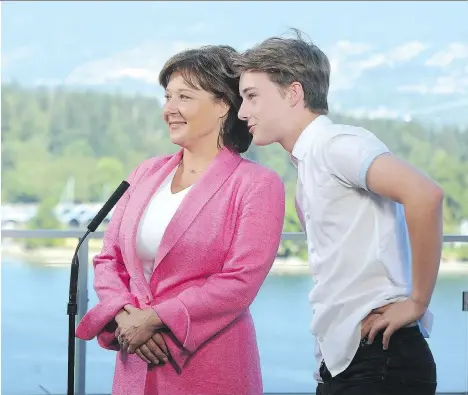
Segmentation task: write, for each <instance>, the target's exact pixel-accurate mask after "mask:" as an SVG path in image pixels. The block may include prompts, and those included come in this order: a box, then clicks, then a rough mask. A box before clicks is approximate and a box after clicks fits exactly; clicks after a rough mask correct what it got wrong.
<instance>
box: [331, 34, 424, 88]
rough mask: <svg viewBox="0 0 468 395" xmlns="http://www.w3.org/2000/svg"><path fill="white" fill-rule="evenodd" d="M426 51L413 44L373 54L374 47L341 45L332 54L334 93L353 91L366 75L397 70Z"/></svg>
mask: <svg viewBox="0 0 468 395" xmlns="http://www.w3.org/2000/svg"><path fill="white" fill-rule="evenodd" d="M426 48H427V46H426V45H425V44H423V43H421V42H419V41H410V42H407V43H404V44H402V45H399V46H397V47H395V48H392V49H390V50H389V51H373V47H372V46H371V45H370V44H366V43H351V42H349V41H339V42H337V43H336V44H335V45H334V46H333V47H332V48H331V49H330V51H329V58H330V66H331V84H330V90H332V91H339V90H347V89H351V88H353V87H354V86H355V85H356V83H357V81H358V80H359V79H360V78H361V77H362V75H363V74H364V73H365V72H366V71H368V70H372V69H375V68H378V67H383V66H386V67H395V66H397V65H399V64H401V63H405V62H408V61H410V60H411V59H413V58H414V57H416V56H418V55H419V54H420V53H421V52H422V51H424V50H425V49H426ZM358 55H361V56H358ZM362 55H364V56H362Z"/></svg>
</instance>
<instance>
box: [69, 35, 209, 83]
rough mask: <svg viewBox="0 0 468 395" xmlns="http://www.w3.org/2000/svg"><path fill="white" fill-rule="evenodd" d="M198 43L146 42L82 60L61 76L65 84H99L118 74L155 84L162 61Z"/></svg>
mask: <svg viewBox="0 0 468 395" xmlns="http://www.w3.org/2000/svg"><path fill="white" fill-rule="evenodd" d="M202 45H203V44H202V43H195V42H193V43H189V42H183V41H176V42H172V43H146V44H143V45H140V46H138V47H136V48H133V49H131V50H128V51H124V52H120V53H117V54H115V55H112V56H109V57H107V58H103V59H98V60H95V61H92V62H87V63H84V64H82V65H80V66H78V67H76V68H75V69H74V70H72V72H71V73H70V74H69V75H68V76H67V77H66V78H65V81H64V83H65V84H71V85H103V84H107V83H109V82H112V81H117V80H119V79H122V78H133V79H135V80H140V81H144V82H146V83H148V84H158V75H159V72H160V70H161V69H162V67H163V66H164V63H165V62H166V61H167V60H168V59H169V58H170V57H171V56H172V55H174V54H176V53H178V52H180V51H183V50H185V49H189V48H197V47H200V46H202Z"/></svg>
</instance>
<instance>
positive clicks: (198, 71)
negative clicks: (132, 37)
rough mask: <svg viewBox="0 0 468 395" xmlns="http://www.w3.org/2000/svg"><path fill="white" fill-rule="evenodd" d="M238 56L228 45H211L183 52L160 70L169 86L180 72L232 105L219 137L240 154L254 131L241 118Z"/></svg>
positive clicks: (160, 76) (190, 82)
mask: <svg viewBox="0 0 468 395" xmlns="http://www.w3.org/2000/svg"><path fill="white" fill-rule="evenodd" d="M237 55H238V53H237V51H236V50H235V49H234V48H232V47H229V46H226V45H208V46H204V47H201V48H198V49H189V50H186V51H183V52H180V53H178V54H177V55H174V56H173V57H172V58H170V59H169V60H168V61H167V62H166V64H165V65H164V67H163V69H162V70H161V72H160V73H159V83H160V84H161V85H162V86H163V87H164V89H166V87H167V85H168V84H169V79H170V78H171V75H172V74H173V73H175V72H179V73H181V75H182V76H183V78H184V79H185V81H186V82H187V84H189V85H190V86H192V87H193V88H195V89H199V88H201V89H203V90H205V91H207V92H210V93H212V94H213V95H214V96H215V98H216V99H218V100H223V101H224V102H226V103H227V104H228V105H229V106H230V108H229V112H228V114H227V117H226V120H225V122H224V124H223V127H222V129H221V133H220V136H219V138H221V139H222V142H223V145H224V146H225V147H226V148H228V149H229V150H231V151H234V152H237V153H239V154H240V153H243V152H245V151H247V149H248V148H249V146H250V143H251V142H252V134H251V133H249V129H248V127H247V123H246V122H245V121H241V120H240V119H239V118H238V117H237V113H238V112H239V108H240V106H241V104H242V99H241V97H240V95H239V76H238V75H237V74H236V72H235V71H234V68H233V65H232V63H233V58H234V56H237ZM219 138H218V144H219Z"/></svg>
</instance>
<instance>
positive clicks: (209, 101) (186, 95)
mask: <svg viewBox="0 0 468 395" xmlns="http://www.w3.org/2000/svg"><path fill="white" fill-rule="evenodd" d="M165 97H166V102H165V104H164V107H163V118H164V121H165V122H166V123H167V125H168V126H169V135H170V138H171V141H172V142H173V143H174V144H177V145H180V146H181V147H184V148H193V147H195V146H197V145H200V144H211V142H214V144H217V141H218V135H219V132H220V130H221V125H222V120H223V117H224V116H225V115H226V114H227V112H228V111H229V107H228V105H227V104H225V103H224V102H222V101H221V100H219V101H218V100H215V98H214V96H213V95H212V94H211V93H210V92H206V91H204V90H202V89H201V88H198V89H195V88H194V87H192V86H190V85H189V84H188V83H187V82H186V81H185V79H184V78H183V76H182V75H181V74H180V73H179V72H175V73H173V74H172V75H171V77H170V79H169V83H168V85H167V87H166V95H165Z"/></svg>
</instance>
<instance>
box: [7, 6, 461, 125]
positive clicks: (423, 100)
mask: <svg viewBox="0 0 468 395" xmlns="http://www.w3.org/2000/svg"><path fill="white" fill-rule="evenodd" d="M1 10H2V17H1V22H2V26H1V32H2V40H1V44H2V49H1V54H2V81H4V82H8V81H12V80H15V81H18V82H20V83H21V84H24V85H67V86H71V87H91V88H95V89H103V90H112V89H116V88H118V89H123V90H124V91H131V92H141V93H148V94H155V95H158V96H162V93H161V90H160V87H158V84H157V75H158V72H159V70H160V69H161V67H162V65H163V64H164V62H165V61H166V60H167V59H168V58H169V57H170V56H171V55H173V54H174V53H176V52H178V51H181V50H183V49H186V48H192V47H197V46H200V45H203V44H229V45H232V46H234V47H235V48H237V49H238V50H244V49H246V48H248V47H250V46H252V45H253V44H255V43H258V42H260V41H261V40H263V39H265V38H267V37H269V36H272V35H282V34H284V33H286V32H287V30H288V28H290V27H296V28H299V29H301V30H303V31H304V32H305V33H306V34H307V35H308V36H309V37H310V38H311V40H312V41H313V42H314V43H315V44H316V45H318V46H319V47H320V48H322V49H323V50H324V51H325V53H326V54H327V55H328V56H329V58H330V62H331V65H332V76H331V87H330V102H331V108H335V109H337V110H342V111H344V112H349V113H350V114H354V115H360V114H361V115H363V116H365V115H367V116H369V115H371V116H375V117H379V116H388V117H395V118H402V119H410V118H412V117H417V116H420V117H423V118H429V119H431V120H434V121H435V122H449V123H450V122H452V123H460V122H461V123H465V122H466V123H467V124H468V115H464V114H463V111H462V110H463V109H465V110H466V109H467V108H468V99H467V95H468V23H466V21H467V20H468V1H459V2H450V1H434V2H423V1H420V2H411V1H396V2H390V1H388V2H371V1H363V2H351V1H350V2H339V1H330V2H306V1H303V2H293V1H289V2H280V1H277V2H267V1H264V2H253V1H252V2H248V1H243V2H242V1H241V2H216V1H211V2H208V1H207V2H195V1H192V2H189V1H185V2H163V1H155V2H151V1H145V2H136V1H132V2H130V1H127V2H112V1H94V2H79V1H75V2H71V1H70V2H64V1H62V2H60V1H58V2H45V1H41V2H27V1H24V2H23V1H22V2H13V1H11V2H2V5H1ZM465 112H466V113H467V114H468V111H465Z"/></svg>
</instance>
